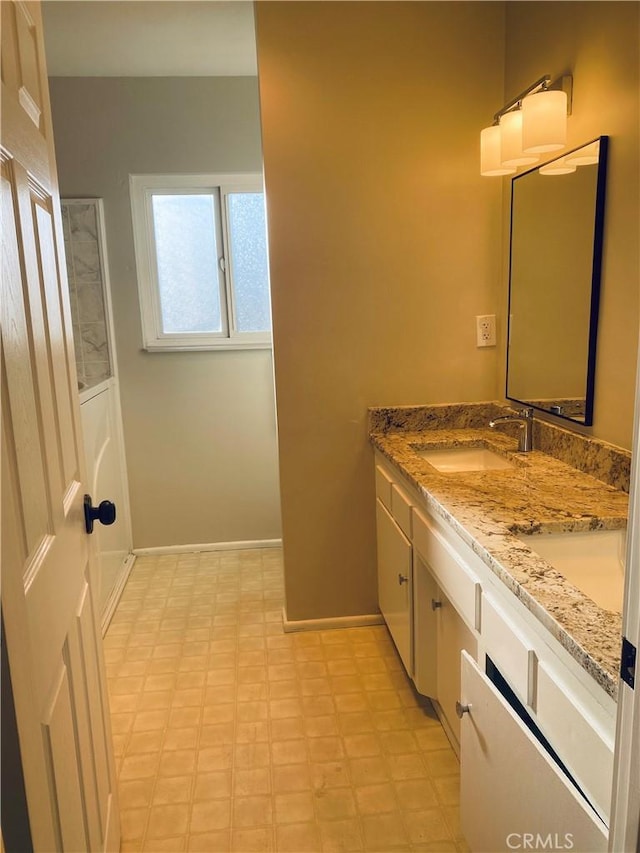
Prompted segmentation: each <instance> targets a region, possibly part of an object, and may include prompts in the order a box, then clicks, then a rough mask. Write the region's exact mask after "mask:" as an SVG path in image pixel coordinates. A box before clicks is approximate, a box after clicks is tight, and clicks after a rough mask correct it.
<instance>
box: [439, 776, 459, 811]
mask: <svg viewBox="0 0 640 853" xmlns="http://www.w3.org/2000/svg"><path fill="white" fill-rule="evenodd" d="M432 781H433V787H434V788H435V791H436V795H437V797H438V801H439V802H440V805H443V806H457V805H459V804H460V777H459V775H455V776H438V777H437V778H435V779H433V780H432Z"/></svg>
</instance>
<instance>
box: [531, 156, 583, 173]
mask: <svg viewBox="0 0 640 853" xmlns="http://www.w3.org/2000/svg"><path fill="white" fill-rule="evenodd" d="M576 168H577V166H576V164H575V163H571V162H569V159H568V158H567V157H558V159H557V160H552V161H551V162H550V163H547V164H546V165H544V166H540V168H539V169H538V172H539V173H540V174H541V175H570V174H571V172H575V171H576Z"/></svg>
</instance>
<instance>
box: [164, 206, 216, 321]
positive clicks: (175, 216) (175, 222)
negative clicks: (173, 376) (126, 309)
mask: <svg viewBox="0 0 640 853" xmlns="http://www.w3.org/2000/svg"><path fill="white" fill-rule="evenodd" d="M152 211H153V230H154V236H155V244H156V263H157V271H158V289H159V292H160V310H161V314H162V331H163V332H165V333H169V334H170V333H177V332H183V333H189V332H221V331H222V328H223V325H222V311H221V305H220V285H219V279H218V246H217V241H216V231H217V228H216V204H215V198H214V196H213V195H206V194H191V195H175V194H170V195H169V194H168V195H159V194H158V195H156V194H154V195H153V196H152Z"/></svg>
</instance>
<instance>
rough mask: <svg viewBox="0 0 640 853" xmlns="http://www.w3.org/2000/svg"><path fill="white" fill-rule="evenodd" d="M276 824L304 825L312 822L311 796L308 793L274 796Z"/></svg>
mask: <svg viewBox="0 0 640 853" xmlns="http://www.w3.org/2000/svg"><path fill="white" fill-rule="evenodd" d="M274 805H275V820H276V823H305V822H307V821H312V820H314V811H313V795H312V794H311V792H310V791H298V792H292V793H289V794H276V795H275V798H274Z"/></svg>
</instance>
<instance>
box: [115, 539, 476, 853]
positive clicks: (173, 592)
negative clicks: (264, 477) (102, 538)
mask: <svg viewBox="0 0 640 853" xmlns="http://www.w3.org/2000/svg"><path fill="white" fill-rule="evenodd" d="M283 600H284V599H283V583H282V567H281V552H280V551H279V550H278V549H263V550H259V551H255V550H254V551H247V552H224V553H216V552H210V553H203V554H199V555H195V554H187V555H180V556H175V555H163V556H162V557H153V558H146V557H141V558H138V561H137V563H136V565H135V566H134V570H133V571H132V574H131V577H130V580H129V583H128V585H127V588H126V589H125V594H124V596H123V598H122V600H121V603H120V605H119V607H118V609H117V611H116V613H115V615H114V618H113V620H112V623H111V627H110V629H109V633H108V635H107V641H106V654H105V657H106V660H107V675H108V679H109V687H110V691H111V698H112V702H111V705H112V726H113V730H114V746H115V749H116V755H117V768H118V773H119V785H120V799H121V805H122V825H123V844H122V850H123V852H124V851H127V850H136V851H142V850H150V851H152V853H162V851H163V850H167V851H171V850H176V851H177V850H193V851H201V853H204V851H206V853H230V852H231V851H236V853H251V851H260V853H263V851H264V853H268V851H272V850H273V851H278V853H286V851H295V853H304V851H305V850H308V851H312V853H325V851H351V850H353V851H359V850H367V851H375V850H379V851H385V853H390V851H393V850H398V851H405V850H406V851H408V850H410V849H411V850H438V851H439V853H448V851H451V850H458V849H459V850H466V845H465V843H464V841H463V839H462V837H461V836H460V830H459V814H458V808H457V806H458V801H459V765H458V762H457V759H456V758H455V755H454V753H453V751H452V750H451V748H450V746H449V743H448V741H447V739H446V737H445V735H444V733H443V731H442V728H441V726H440V724H439V722H438V720H437V718H436V716H435V713H434V711H433V708H432V706H431V704H430V703H429V702H428V701H426V700H424V699H423V698H422V697H419V696H418V694H416V693H415V691H414V690H413V689H412V687H411V684H410V682H409V680H408V678H407V676H406V674H405V672H404V669H403V667H402V664H401V662H400V660H399V657H398V655H397V653H396V651H395V648H394V646H393V644H392V642H391V640H390V638H389V634H388V632H387V630H386V627H384V626H373V627H370V628H355V629H344V630H341V631H319V632H305V633H299V634H284V633H283V632H282V624H281V612H282V604H283Z"/></svg>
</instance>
